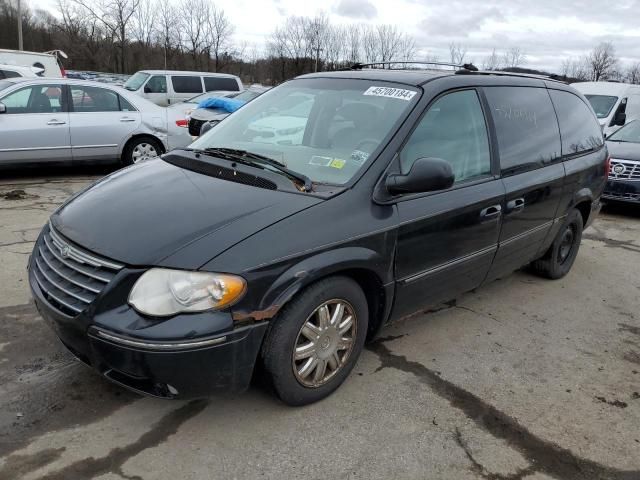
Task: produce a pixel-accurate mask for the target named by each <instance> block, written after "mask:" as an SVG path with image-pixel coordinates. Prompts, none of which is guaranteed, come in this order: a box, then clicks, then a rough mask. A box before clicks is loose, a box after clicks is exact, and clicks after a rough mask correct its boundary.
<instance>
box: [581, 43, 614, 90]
mask: <svg viewBox="0 0 640 480" xmlns="http://www.w3.org/2000/svg"><path fill="white" fill-rule="evenodd" d="M587 62H588V64H589V69H590V72H589V73H590V77H591V80H593V81H594V82H597V81H598V80H605V79H607V78H608V77H609V75H610V74H611V72H612V71H613V70H614V69H615V66H616V64H617V63H618V59H617V58H616V50H615V48H614V46H613V44H612V43H611V42H602V43H600V44H599V45H597V46H596V47H595V48H594V49H593V50H592V51H591V53H589V55H588V56H587Z"/></svg>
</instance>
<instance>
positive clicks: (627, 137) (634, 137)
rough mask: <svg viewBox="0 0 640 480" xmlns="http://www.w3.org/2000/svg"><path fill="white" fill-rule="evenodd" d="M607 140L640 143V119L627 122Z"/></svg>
mask: <svg viewBox="0 0 640 480" xmlns="http://www.w3.org/2000/svg"><path fill="white" fill-rule="evenodd" d="M607 140H609V141H611V142H629V143H640V121H638V120H634V121H632V122H629V123H627V124H626V125H625V126H624V127H622V128H621V129H620V130H618V131H617V132H615V133H614V134H612V135H611V136H610V137H609V138H607Z"/></svg>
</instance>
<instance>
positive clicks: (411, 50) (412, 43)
mask: <svg viewBox="0 0 640 480" xmlns="http://www.w3.org/2000/svg"><path fill="white" fill-rule="evenodd" d="M398 48H399V54H398V57H399V59H400V60H402V61H404V62H410V61H412V60H415V59H416V57H417V53H418V48H417V47H416V40H415V39H414V38H413V37H412V36H410V35H406V34H405V35H402V37H401V38H400V45H399V47H398Z"/></svg>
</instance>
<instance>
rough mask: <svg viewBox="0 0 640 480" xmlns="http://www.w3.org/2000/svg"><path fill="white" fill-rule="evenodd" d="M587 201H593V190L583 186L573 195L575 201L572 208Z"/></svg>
mask: <svg viewBox="0 0 640 480" xmlns="http://www.w3.org/2000/svg"><path fill="white" fill-rule="evenodd" d="M585 201H586V202H589V203H592V202H593V192H592V191H591V189H590V188H588V187H584V188H581V189H580V190H578V191H577V192H576V193H575V194H574V195H573V201H572V202H571V208H573V207H575V206H576V205H578V204H579V203H580V202H585Z"/></svg>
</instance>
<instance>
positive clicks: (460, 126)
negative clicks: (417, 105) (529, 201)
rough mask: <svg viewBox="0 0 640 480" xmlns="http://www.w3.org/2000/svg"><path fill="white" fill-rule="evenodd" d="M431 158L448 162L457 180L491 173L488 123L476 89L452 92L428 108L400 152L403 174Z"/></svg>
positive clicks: (460, 180)
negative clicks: (423, 159) (417, 161)
mask: <svg viewBox="0 0 640 480" xmlns="http://www.w3.org/2000/svg"><path fill="white" fill-rule="evenodd" d="M429 157H431V158H440V159H442V160H446V161H447V162H449V163H450V164H451V169H452V170H453V173H454V175H455V182H456V183H458V182H463V181H465V180H470V179H473V178H477V177H480V176H483V175H487V174H489V173H491V155H490V153H489V138H488V136H487V126H486V124H485V120H484V114H483V112H482V107H481V106H480V101H479V99H478V94H477V93H476V91H475V90H465V91H460V92H454V93H449V94H447V95H445V96H443V97H441V98H439V99H438V100H436V101H435V102H434V103H433V104H432V105H431V106H430V107H429V110H428V111H427V113H426V114H425V115H424V117H422V119H421V120H420V122H419V123H418V126H417V127H416V129H415V130H414V131H413V133H412V134H411V137H409V140H408V142H407V143H406V144H405V146H404V147H403V148H402V151H401V152H400V166H401V170H402V173H408V172H409V170H410V169H411V166H412V165H413V164H414V162H415V161H416V160H417V159H419V158H429Z"/></svg>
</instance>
